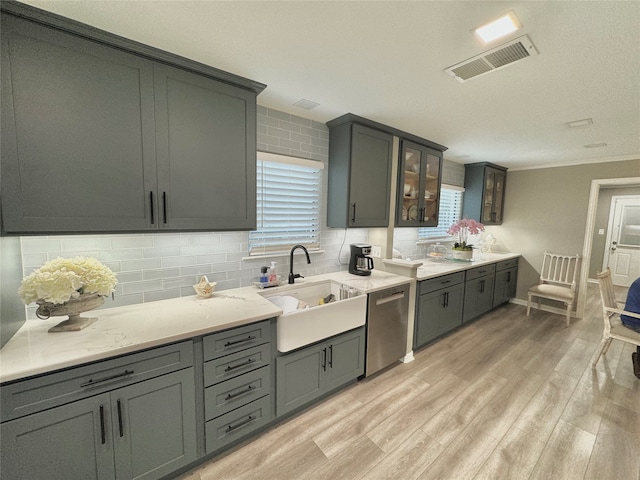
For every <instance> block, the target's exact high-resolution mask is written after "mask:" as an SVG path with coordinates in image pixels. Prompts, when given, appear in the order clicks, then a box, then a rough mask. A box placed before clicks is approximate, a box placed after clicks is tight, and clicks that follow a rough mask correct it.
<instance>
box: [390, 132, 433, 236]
mask: <svg viewBox="0 0 640 480" xmlns="http://www.w3.org/2000/svg"><path fill="white" fill-rule="evenodd" d="M399 160H400V161H399V170H398V197H397V198H398V200H397V202H396V205H397V206H396V222H395V224H396V226H398V227H435V226H437V225H438V205H439V200H440V181H441V171H442V152H440V151H438V150H434V149H431V148H428V147H426V146H424V145H420V144H417V143H414V142H411V141H409V140H401V145H400V159H399Z"/></svg>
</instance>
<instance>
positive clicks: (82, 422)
mask: <svg viewBox="0 0 640 480" xmlns="http://www.w3.org/2000/svg"><path fill="white" fill-rule="evenodd" d="M112 381H115V380H112ZM27 382H28V380H27ZM116 383H117V382H116ZM25 391H26V392H27V394H26V396H28V395H29V394H30V392H28V390H25ZM195 422H196V413H195V385H194V372H193V367H189V368H186V369H183V370H179V371H176V372H173V373H168V374H165V375H162V376H159V377H155V378H152V379H150V380H146V381H143V382H139V383H134V384H132V385H128V386H126V387H121V388H117V389H114V390H111V391H108V392H105V393H101V394H98V395H94V396H90V397H87V398H85V399H83V400H78V401H75V402H72V403H68V404H65V405H61V406H58V407H55V408H50V409H46V410H44V411H40V412H37V413H34V414H31V415H27V416H24V417H20V418H17V419H15V420H11V421H8V422H4V423H2V425H0V431H1V434H2V453H1V458H2V475H3V477H6V478H16V479H27V478H29V479H31V478H34V479H35V478H47V479H61V480H63V479H64V480H68V479H82V480H85V479H113V478H117V479H133V478H136V479H156V478H161V477H163V476H165V475H167V474H169V473H171V472H173V471H175V470H176V469H178V468H180V467H183V466H185V465H188V464H189V463H191V462H193V461H194V460H196V458H197V451H196V435H195Z"/></svg>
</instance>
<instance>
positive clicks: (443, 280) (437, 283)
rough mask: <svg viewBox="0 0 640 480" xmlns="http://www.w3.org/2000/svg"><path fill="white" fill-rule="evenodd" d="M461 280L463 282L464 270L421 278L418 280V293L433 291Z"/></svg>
mask: <svg viewBox="0 0 640 480" xmlns="http://www.w3.org/2000/svg"><path fill="white" fill-rule="evenodd" d="M462 282H464V272H458V273H452V274H450V275H443V276H442V277H436V278H430V279H429V280H423V281H421V282H420V287H419V288H420V295H422V294H424V293H431V292H435V291H436V290H440V289H441V288H446V287H450V286H452V285H457V284H458V283H462Z"/></svg>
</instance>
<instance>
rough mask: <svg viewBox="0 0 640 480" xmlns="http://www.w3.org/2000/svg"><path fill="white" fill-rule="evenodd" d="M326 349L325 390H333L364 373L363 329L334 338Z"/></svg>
mask: <svg viewBox="0 0 640 480" xmlns="http://www.w3.org/2000/svg"><path fill="white" fill-rule="evenodd" d="M325 348H326V349H327V352H326V355H327V362H326V363H327V375H328V377H327V378H328V381H327V387H326V388H327V390H328V391H329V390H333V389H334V388H337V387H340V386H342V385H344V384H346V383H349V382H350V381H352V380H355V379H356V378H358V377H359V376H360V375H362V374H363V373H364V329H363V328H359V329H358V330H356V331H354V332H349V333H346V334H344V335H341V336H339V337H336V338H334V339H333V340H331V342H329V343H328V345H326V346H325Z"/></svg>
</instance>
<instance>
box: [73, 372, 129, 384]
mask: <svg viewBox="0 0 640 480" xmlns="http://www.w3.org/2000/svg"><path fill="white" fill-rule="evenodd" d="M129 375H133V370H125V371H124V372H122V373H118V374H116V375H111V376H110V377H105V378H99V379H98V380H89V381H88V382H85V383H82V384H80V386H81V387H92V386H94V385H98V384H99V383H103V382H108V381H110V380H115V379H117V378H121V377H128V376H129Z"/></svg>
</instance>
